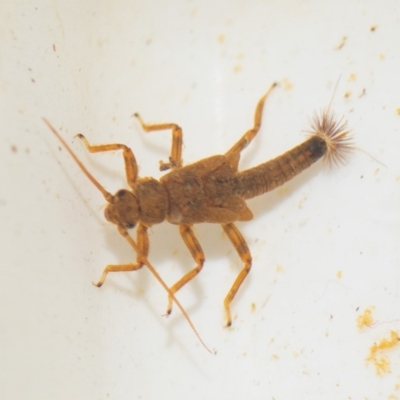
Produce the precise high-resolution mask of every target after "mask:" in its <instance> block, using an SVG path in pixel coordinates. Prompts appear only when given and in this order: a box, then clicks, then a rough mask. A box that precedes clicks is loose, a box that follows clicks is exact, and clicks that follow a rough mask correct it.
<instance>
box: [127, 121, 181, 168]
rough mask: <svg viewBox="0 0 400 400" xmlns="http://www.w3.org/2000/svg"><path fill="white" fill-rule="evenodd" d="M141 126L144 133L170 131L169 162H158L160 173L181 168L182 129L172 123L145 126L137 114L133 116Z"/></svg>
mask: <svg viewBox="0 0 400 400" xmlns="http://www.w3.org/2000/svg"><path fill="white" fill-rule="evenodd" d="M133 115H134V116H135V117H136V118H137V119H138V120H139V122H140V125H142V128H143V130H144V131H146V132H151V131H163V130H164V129H171V130H172V145H171V155H170V156H169V162H163V161H160V171H165V170H167V169H170V168H176V167H181V166H182V128H181V127H180V126H179V125H177V124H174V123H165V124H146V123H144V122H143V120H142V118H141V117H140V115H139V114H138V113H135V114H133Z"/></svg>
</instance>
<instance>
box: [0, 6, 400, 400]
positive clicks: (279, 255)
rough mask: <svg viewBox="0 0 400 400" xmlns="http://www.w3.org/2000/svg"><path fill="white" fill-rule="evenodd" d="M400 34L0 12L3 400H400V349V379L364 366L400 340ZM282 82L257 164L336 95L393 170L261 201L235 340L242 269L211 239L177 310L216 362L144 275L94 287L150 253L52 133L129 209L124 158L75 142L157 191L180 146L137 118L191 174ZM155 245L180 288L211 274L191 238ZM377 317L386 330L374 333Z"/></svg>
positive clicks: (336, 16)
mask: <svg viewBox="0 0 400 400" xmlns="http://www.w3.org/2000/svg"><path fill="white" fill-rule="evenodd" d="M399 18H400V11H399V7H398V2H396V1H389V0H388V1H386V2H385V3H384V6H383V4H382V2H380V1H366V2H359V1H341V0H338V1H335V2H332V1H314V0H310V1H297V0H293V1H289V0H287V1H286V0H283V1H261V0H260V1H229V2H228V1H223V2H215V1H208V0H201V1H198V0H196V1H152V2H150V1H126V0H116V1H112V2H111V1H85V2H81V1H75V0H68V1H58V2H54V1H45V0H42V1H36V2H32V1H27V0H25V1H24V0H22V1H19V2H16V1H10V0H3V1H1V4H0V110H1V111H0V114H1V118H0V121H1V122H0V123H1V129H0V138H1V146H0V162H1V168H0V178H1V181H0V183H1V185H0V220H1V224H0V226H1V228H0V235H1V237H0V239H1V240H0V243H1V255H2V259H1V263H0V278H1V285H2V288H1V290H0V304H1V308H0V360H1V362H0V398H2V399H25V400H29V399H107V398H110V399H127V398H131V399H140V398H142V399H160V398H171V399H172V398H174V399H183V398H191V399H205V398H209V399H210V398H230V399H243V398H252V399H259V398H260V399H261V398H262V399H275V400H285V399H288V400H292V399H350V398H351V399H378V398H379V399H386V398H393V399H394V398H397V397H400V393H399V390H398V386H396V385H399V384H400V378H399V368H400V361H399V360H400V349H399V348H394V349H393V350H391V351H389V352H387V354H386V355H387V357H388V359H389V361H390V363H391V370H392V373H388V374H385V375H384V376H383V377H378V376H377V375H376V372H375V369H374V366H373V365H372V364H371V363H367V362H366V361H365V358H366V357H367V355H368V351H369V347H370V346H371V345H372V344H373V343H374V342H377V341H379V340H381V339H382V338H384V337H388V335H389V332H390V330H397V331H400V322H399V320H400V312H399V306H398V305H399V300H400V298H399V297H400V289H399V282H400V272H399V271H400V269H399V266H400V250H399V249H400V246H399V233H400V232H399V231H400V209H399V204H400V202H399V200H400V181H399V176H400V157H399V148H400V147H399V146H400V139H399V137H400V136H399V126H400V125H399V124H400V116H399V115H398V110H399V108H400V97H399V93H400V90H399V84H398V82H399V80H398V76H399V75H398V74H399V71H400V61H399V60H400V54H399V53H400V47H399V45H398V38H399V35H400V26H399ZM373 26H375V27H376V29H375V30H374V31H371V27H373ZM343 37H347V39H345V40H344V39H343ZM341 42H343V43H344V45H343V47H342V48H340V49H338V47H340V46H339V45H340V44H341ZM339 77H340V81H339V84H338V86H337V89H336V92H335V93H334V89H335V85H336V82H337V81H338V79H339ZM276 80H277V81H279V82H281V85H280V87H279V88H277V89H275V90H274V92H273V93H272V94H271V97H270V98H269V99H268V102H267V105H266V109H265V113H264V123H263V126H262V130H261V131H260V134H259V136H258V137H257V138H256V139H255V140H254V142H253V143H252V146H250V147H249V148H248V149H247V150H246V151H245V152H244V154H243V158H242V161H241V167H242V168H246V167H250V166H253V165H256V164H257V163H260V162H261V161H264V160H266V159H268V158H271V157H273V156H275V155H277V154H280V153H281V152H283V151H286V150H288V149H289V148H291V147H293V146H294V145H296V144H298V143H299V142H300V141H302V140H303V139H304V136H305V135H304V131H306V130H307V129H308V126H309V125H308V121H309V120H310V118H311V117H312V115H313V113H314V112H315V111H318V110H321V109H322V108H323V107H325V106H327V105H328V104H329V102H330V101H331V99H332V96H334V97H333V100H332V108H333V109H334V110H336V111H337V112H338V114H339V115H342V114H343V115H345V118H348V120H349V125H350V127H351V128H352V129H353V134H354V138H355V143H356V145H357V147H358V148H360V149H362V150H363V151H365V152H368V153H370V154H371V155H372V156H374V157H376V158H377V159H378V160H379V161H380V162H381V163H383V164H384V165H385V166H382V165H381V164H380V163H379V162H377V161H374V160H373V159H372V158H371V157H370V156H368V155H366V154H365V153H362V152H359V151H356V152H354V153H353V154H352V156H351V157H350V158H349V162H348V164H347V165H345V166H339V167H334V168H329V167H328V166H326V165H324V164H323V163H318V164H316V165H315V166H313V167H312V168H311V169H310V170H308V171H307V172H305V173H303V174H302V175H301V176H300V177H298V178H296V179H295V180H293V181H291V182H290V183H288V184H287V185H285V186H284V187H282V188H280V189H278V190H276V191H275V192H273V193H270V194H267V195H264V196H262V197H260V198H257V199H255V200H252V201H250V202H249V203H248V204H249V207H250V208H251V209H252V211H253V213H254V215H255V219H254V220H253V221H251V222H248V223H240V224H238V226H239V228H240V229H241V231H242V232H243V235H244V236H245V237H246V239H247V242H248V244H249V246H250V249H251V252H252V255H253V269H252V271H251V274H250V275H249V277H248V279H247V280H246V282H245V284H244V285H243V287H242V289H241V291H240V293H239V294H238V296H237V298H236V299H235V301H234V302H233V304H232V314H233V317H234V321H233V326H232V328H231V329H224V328H223V327H222V326H223V322H224V314H223V308H222V300H223V298H224V297H225V295H226V293H227V291H228V290H229V288H230V285H231V284H232V282H233V280H234V279H235V277H236V276H237V274H238V272H239V270H240V267H241V263H240V261H239V259H238V257H237V255H236V253H235V252H234V250H233V249H232V247H231V245H230V243H229V242H228V240H227V239H226V238H225V237H224V235H223V233H222V229H221V228H220V227H219V226H213V225H202V226H196V227H195V230H196V233H197V235H198V238H199V240H200V242H201V244H202V246H203V248H204V251H205V254H206V258H207V260H206V264H205V266H204V269H203V271H202V272H201V274H200V275H199V276H198V277H197V278H196V279H195V280H194V281H193V282H192V283H190V284H188V285H187V287H185V288H184V289H182V291H181V292H179V294H178V297H179V299H180V301H181V302H182V304H183V305H184V306H185V307H186V310H187V311H188V313H189V314H190V316H191V318H192V319H193V322H194V323H195V325H196V327H197V328H198V330H199V331H200V333H201V335H202V337H203V339H204V341H205V342H206V343H207V344H208V345H209V346H210V347H211V348H212V349H214V350H215V351H216V355H210V354H208V353H207V352H206V351H205V350H204V348H203V347H202V346H201V345H200V344H199V342H198V341H197V339H196V337H195V336H194V335H193V333H192V332H191V330H190V328H189V327H188V324H187V323H186V322H185V320H184V319H183V317H182V315H181V314H180V312H179V311H178V309H177V308H176V307H175V308H174V311H173V314H172V315H171V317H170V318H169V319H165V318H162V317H161V314H162V313H163V312H164V310H165V307H166V293H165V292H164V290H163V289H162V287H161V286H160V285H159V284H158V283H157V282H156V281H155V279H154V278H153V277H152V276H151V275H150V273H149V272H148V271H147V270H145V269H143V270H142V271H139V272H135V273H125V274H123V273H120V274H114V275H112V276H109V278H108V279H107V281H106V283H105V285H104V286H103V287H102V288H101V289H98V288H95V287H94V286H92V284H91V281H95V280H96V279H98V277H99V276H100V273H101V271H102V269H103V268H104V266H105V265H107V264H109V263H114V264H115V263H126V262H130V261H133V260H134V258H135V256H134V253H133V251H132V249H131V248H130V247H129V246H128V245H127V243H125V242H124V240H123V239H122V238H121V237H120V236H119V235H118V233H117V232H116V229H115V228H114V227H113V226H110V225H109V224H107V223H106V222H105V221H104V218H103V216H102V210H103V204H104V199H103V198H102V197H101V195H100V194H99V193H98V192H97V190H96V189H95V188H94V187H93V186H92V185H91V184H90V182H89V181H88V180H87V179H86V177H85V176H84V175H83V174H82V173H81V171H79V170H78V168H77V166H76V165H75V164H74V163H73V161H72V159H71V158H70V157H69V156H68V155H67V153H66V151H65V150H64V149H62V151H59V148H60V144H59V143H58V142H57V140H56V139H55V137H54V136H53V135H52V134H51V132H50V131H49V130H48V129H47V127H46V126H45V125H44V124H43V122H42V121H41V117H46V118H48V119H49V120H50V121H51V122H52V123H53V124H54V126H55V127H56V128H57V129H59V130H60V132H61V134H62V135H63V137H64V138H65V139H66V140H67V141H68V143H70V144H71V146H72V147H73V149H74V150H75V151H76V153H77V154H78V156H79V157H80V158H81V159H82V161H83V162H84V163H85V165H86V166H87V167H88V168H89V169H90V171H92V173H93V174H94V176H96V177H97V178H98V179H99V181H100V182H101V183H102V184H103V185H104V186H105V187H106V188H107V189H108V190H110V191H112V192H114V191H115V190H117V189H119V188H121V187H124V185H125V180H124V174H123V164H122V159H121V155H120V154H93V155H92V154H90V155H87V153H86V151H85V149H84V148H83V146H82V145H81V143H80V142H79V141H78V140H75V141H74V140H73V136H74V135H75V134H76V133H77V132H82V133H84V134H85V135H86V137H87V138H88V140H89V141H90V142H92V143H110V142H111V143H112V142H121V143H125V144H127V145H129V146H131V147H132V149H133V150H134V152H135V155H136V157H137V160H138V163H139V166H140V174H141V176H146V175H148V176H154V177H159V176H160V175H161V174H160V172H159V171H158V161H159V160H160V159H163V160H166V159H167V157H168V155H169V151H170V142H171V135H170V133H169V132H154V133H151V134H145V133H143V132H142V130H141V129H140V126H139V124H138V123H137V121H136V120H135V119H134V118H131V115H132V113H133V112H140V113H141V115H142V117H143V118H144V120H145V121H149V122H164V121H166V122H169V121H172V122H177V123H179V124H180V125H181V126H182V127H183V130H184V142H185V145H184V154H183V157H184V161H185V162H193V161H196V160H198V159H200V158H202V157H206V156H208V155H211V154H218V153H223V152H224V151H226V150H227V149H228V148H229V147H230V146H231V145H232V144H233V143H234V142H235V141H236V140H237V139H238V138H239V137H240V136H241V135H242V134H243V133H244V132H245V131H246V129H248V128H250V126H251V124H252V117H253V112H254V108H255V105H256V103H257V100H258V99H259V97H260V96H261V95H262V94H263V93H264V92H265V91H266V90H267V88H268V87H269V85H270V84H271V83H272V82H273V81H276ZM364 90H365V93H364ZM363 93H364V95H363ZM396 110H397V112H396ZM150 240H151V253H150V261H151V262H152V263H153V264H154V265H155V266H156V267H157V270H158V271H159V272H160V274H161V275H162V276H163V277H164V279H165V281H166V282H167V283H168V284H169V285H171V284H173V283H174V282H175V281H176V280H177V279H179V277H180V276H182V275H183V274H184V272H185V271H188V270H189V268H192V267H193V266H194V263H193V261H192V259H191V257H190V255H189V253H188V251H187V250H186V249H185V247H184V245H183V243H182V241H181V239H180V237H179V233H178V231H177V229H176V227H174V226H171V225H168V224H163V225H160V226H155V227H154V228H153V229H152V230H151V232H150ZM368 306H374V307H375V309H374V311H373V315H374V318H375V320H376V322H377V323H376V324H375V325H374V326H373V327H371V328H366V329H364V330H363V331H359V330H358V329H357V327H356V318H357V316H358V315H360V314H361V313H362V312H363V311H364V309H365V308H366V307H368ZM357 310H358V311H357ZM396 388H397V389H396ZM390 396H397V397H390Z"/></svg>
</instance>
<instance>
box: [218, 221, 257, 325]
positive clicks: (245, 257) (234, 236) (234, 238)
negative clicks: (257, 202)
mask: <svg viewBox="0 0 400 400" xmlns="http://www.w3.org/2000/svg"><path fill="white" fill-rule="evenodd" d="M222 228H223V229H224V231H225V233H226V235H227V236H228V238H229V240H230V241H231V243H232V244H233V247H234V248H235V249H236V251H237V252H238V254H239V257H240V259H241V260H242V261H243V262H244V266H243V269H242V270H241V271H240V273H239V275H238V276H237V278H236V279H235V281H234V282H233V285H232V287H231V288H230V290H229V292H228V294H227V295H226V297H225V300H224V307H225V315H226V326H231V324H232V318H231V311H230V304H231V302H232V300H233V298H234V297H235V295H236V293H237V291H238V290H239V288H240V286H241V285H242V283H243V281H244V280H245V278H246V276H247V275H248V273H249V272H250V269H251V261H252V259H251V254H250V250H249V248H248V246H247V243H246V241H245V240H244V238H243V236H242V234H241V233H240V231H239V229H238V228H236V226H235V225H234V224H232V223H231V224H222Z"/></svg>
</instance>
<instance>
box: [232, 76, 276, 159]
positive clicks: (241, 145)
mask: <svg viewBox="0 0 400 400" xmlns="http://www.w3.org/2000/svg"><path fill="white" fill-rule="evenodd" d="M275 86H277V83H276V82H275V83H273V84H272V85H271V87H270V88H269V89H268V91H267V93H265V95H264V96H263V97H261V99H260V100H259V101H258V103H257V107H256V112H255V114H254V126H253V127H252V128H251V129H249V130H248V131H247V132H246V133H245V134H244V135H243V136H242V137H241V138H240V139H239V140H238V141H237V142H236V143H235V144H234V145H233V146H232V147H231V148H230V149H229V150H228V151H227V152H226V154H227V155H228V154H232V153H237V152H238V153H240V152H241V151H242V150H244V149H245V148H246V147H247V146H248V145H249V144H250V142H251V141H252V140H253V139H254V137H255V136H256V135H257V133H258V131H259V130H260V127H261V121H262V113H263V109H264V104H265V101H266V100H267V97H268V96H269V94H270V93H271V91H272V89H273V88H274V87H275Z"/></svg>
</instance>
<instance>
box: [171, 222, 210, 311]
mask: <svg viewBox="0 0 400 400" xmlns="http://www.w3.org/2000/svg"><path fill="white" fill-rule="evenodd" d="M179 232H180V234H181V236H182V239H183V241H184V242H185V244H186V246H187V248H188V249H189V251H190V253H191V254H192V257H193V258H194V260H195V262H196V267H195V268H194V269H192V270H191V271H189V272H188V273H187V274H186V275H184V276H183V277H182V278H181V279H179V281H178V282H176V283H175V284H174V285H173V286H172V287H171V288H170V290H171V292H172V293H176V292H177V291H178V290H179V289H180V288H181V287H182V286H183V285H186V284H187V283H188V282H189V281H191V280H192V279H193V278H194V277H195V276H196V275H197V274H198V273H199V272H200V271H201V269H202V268H203V264H204V260H205V258H204V253H203V249H202V248H201V246H200V243H199V241H198V240H197V239H196V236H195V235H194V233H193V230H192V228H191V226H190V225H180V226H179ZM171 311H172V297H171V296H169V297H168V307H167V314H171Z"/></svg>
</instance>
